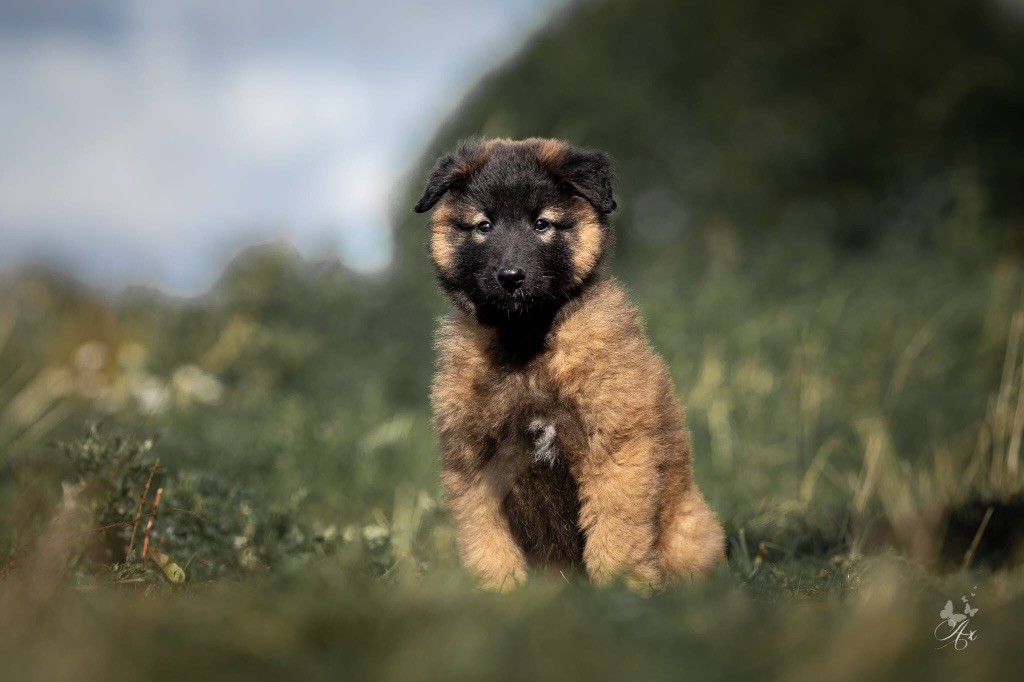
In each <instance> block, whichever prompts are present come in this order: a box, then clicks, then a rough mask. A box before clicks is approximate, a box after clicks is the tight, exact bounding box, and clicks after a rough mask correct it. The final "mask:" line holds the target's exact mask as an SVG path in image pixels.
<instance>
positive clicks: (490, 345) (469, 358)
mask: <svg viewBox="0 0 1024 682" xmlns="http://www.w3.org/2000/svg"><path fill="white" fill-rule="evenodd" d="M504 144H520V145H521V144H532V145H534V146H535V148H536V150H537V156H538V158H539V159H540V160H541V162H542V163H544V162H546V161H545V160H552V159H554V160H556V161H557V159H558V157H559V155H560V154H561V153H562V149H563V145H562V144H561V143H559V142H557V141H554V140H529V141H526V142H510V141H505V140H496V141H491V142H490V143H487V145H485V146H484V147H483V149H484V150H485V153H487V154H489V153H490V152H491V151H492V150H493V149H495V147H496V146H499V145H504ZM485 161H486V159H484V160H482V161H481V160H477V161H476V163H483V162H485ZM473 210H474V209H473V207H471V206H464V205H460V203H459V201H458V199H457V198H455V197H451V196H449V197H445V198H444V199H443V200H442V201H441V203H440V204H439V205H438V208H437V209H436V211H435V213H434V217H433V221H432V225H431V237H430V240H429V251H430V253H431V257H432V259H433V261H434V263H435V265H436V267H437V268H438V271H439V273H440V274H441V275H442V276H444V274H445V273H447V272H450V270H451V268H452V262H451V258H452V254H453V253H454V252H455V251H456V249H457V248H458V240H463V239H470V238H472V237H471V236H470V235H469V234H467V233H466V232H465V231H464V230H462V231H460V230H457V229H455V227H453V226H452V225H451V224H450V221H451V217H452V216H453V215H456V214H458V213H459V212H463V213H466V212H472V211H473ZM571 211H572V213H573V214H574V218H575V226H574V228H573V230H574V233H573V237H572V238H573V239H574V241H573V246H572V266H573V276H574V278H575V279H576V281H577V283H580V282H584V281H587V282H588V286H586V287H582V288H581V292H580V294H579V295H578V296H576V297H575V298H573V299H571V300H570V301H569V302H568V303H567V304H565V306H564V307H563V308H562V310H560V311H559V313H558V315H557V317H556V318H555V321H554V323H553V324H552V326H551V328H550V331H549V332H548V333H547V336H546V338H545V340H544V344H543V348H542V349H541V350H540V352H538V353H537V354H536V355H535V356H533V357H531V358H530V359H529V360H528V361H526V362H522V363H509V362H507V360H506V359H505V358H504V357H503V354H502V353H501V351H500V348H499V339H498V337H497V333H496V331H495V330H494V329H493V328H491V327H486V326H483V325H481V324H480V323H478V322H477V321H476V319H474V318H473V317H472V316H471V315H468V314H466V313H465V311H456V312H453V313H451V314H450V315H449V316H447V317H446V318H444V319H443V320H442V322H441V326H440V329H439V332H438V336H437V348H438V351H439V360H438V366H437V373H436V376H435V380H434V386H433V392H432V400H433V406H434V411H435V425H436V430H437V434H438V438H439V441H440V445H441V451H442V470H443V474H442V475H443V483H444V487H445V490H446V493H447V498H448V503H449V505H450V507H451V511H452V514H453V517H454V521H455V525H456V527H457V535H458V545H459V550H460V554H461V557H462V560H463V562H464V564H465V565H466V566H467V567H468V568H469V569H470V570H471V571H472V573H473V574H474V575H475V576H476V578H477V579H478V581H479V582H480V583H481V584H482V585H483V586H485V587H489V588H495V589H501V588H508V587H511V586H513V585H515V584H517V583H519V582H521V581H522V580H524V579H525V577H526V575H527V571H528V570H529V568H530V567H531V566H543V565H552V564H556V565H557V564H565V565H573V564H582V567H583V568H584V569H585V570H586V572H587V573H588V574H589V575H590V576H591V577H592V578H593V579H594V580H595V581H597V582H599V583H604V582H607V581H608V580H610V579H613V578H614V577H616V576H622V577H625V578H626V579H627V580H629V581H630V582H631V583H633V584H636V585H640V586H644V587H653V588H657V587H661V586H663V585H665V584H671V583H672V582H674V581H676V580H678V579H680V578H683V577H686V576H694V575H704V574H707V573H708V572H710V571H711V570H712V569H713V568H714V567H715V566H716V565H717V564H718V563H719V562H720V561H721V560H722V557H723V553H724V536H723V533H722V528H721V526H720V525H719V523H718V521H717V520H716V519H715V516H714V514H713V513H712V512H711V511H710V510H709V509H708V507H707V505H706V504H705V502H704V499H703V497H702V496H701V493H700V491H699V490H698V488H697V485H696V483H695V482H694V480H693V473H692V467H691V450H690V438H689V434H688V432H687V430H686V428H685V425H684V415H683V410H682V408H681V407H680V405H679V403H678V402H677V401H676V398H675V392H674V389H673V386H672V381H671V378H670V377H669V373H668V371H667V369H666V367H665V365H664V363H663V361H662V360H661V359H660V358H659V357H658V356H657V355H656V354H655V353H654V352H653V351H652V350H651V348H650V346H649V344H648V342H647V339H646V337H645V334H644V331H643V327H642V325H641V322H640V321H639V319H638V316H637V312H636V310H635V308H634V307H633V305H632V304H631V303H630V302H629V300H628V299H627V296H626V294H625V293H624V292H623V290H622V289H621V288H620V287H619V286H618V285H617V284H616V283H615V282H614V281H612V280H610V279H607V278H601V277H600V276H598V275H596V274H595V269H596V268H597V267H598V264H599V262H600V260H601V258H602V257H603V255H604V250H605V248H606V243H607V238H606V235H605V234H604V229H603V228H602V225H601V223H600V220H601V218H600V216H599V215H598V214H597V212H596V211H595V210H594V208H593V207H592V206H591V205H590V204H589V203H587V202H586V201H584V200H583V199H579V198H577V199H576V200H574V201H573V204H572V209H571ZM535 420H541V421H542V422H543V423H545V424H551V425H553V426H554V433H555V434H556V437H555V450H556V451H557V454H558V458H559V462H560V467H554V466H548V465H545V464H543V463H540V462H538V461H536V459H535V458H534V455H533V441H532V440H531V435H530V428H531V423H533V422H534V421H535ZM567 496H568V497H570V498H571V497H572V496H575V498H574V499H570V500H569V502H566V501H565V500H566V497H567ZM544 534H546V535H544ZM538 535H544V537H547V536H552V537H555V536H557V539H558V540H559V542H551V543H547V544H545V542H543V538H540V539H538ZM576 543H578V547H579V555H578V556H577V555H576V554H575V552H574V550H573V548H574V547H576ZM566 547H568V548H569V549H564V548H566Z"/></svg>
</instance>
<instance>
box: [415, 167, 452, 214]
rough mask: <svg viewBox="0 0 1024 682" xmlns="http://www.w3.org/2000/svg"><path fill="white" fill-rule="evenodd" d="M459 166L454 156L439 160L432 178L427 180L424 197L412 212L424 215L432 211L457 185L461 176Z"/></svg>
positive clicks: (432, 172) (431, 172)
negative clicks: (446, 193)
mask: <svg viewBox="0 0 1024 682" xmlns="http://www.w3.org/2000/svg"><path fill="white" fill-rule="evenodd" d="M458 166H459V163H458V161H457V160H456V159H455V156H454V155H453V154H445V155H444V156H442V157H441V158H440V159H438V160H437V163H435V164H434V169H433V170H432V171H430V177H428V178H427V186H426V188H424V190H423V196H421V197H420V200H419V201H417V202H416V205H415V206H413V209H412V210H413V211H415V212H416V213H424V212H426V211H429V210H430V209H432V208H433V207H434V204H436V203H437V202H438V201H440V199H441V197H443V196H444V195H445V192H447V191H448V190H450V189H451V188H452V186H453V185H454V184H455V181H456V180H457V179H458V175H459V174H458Z"/></svg>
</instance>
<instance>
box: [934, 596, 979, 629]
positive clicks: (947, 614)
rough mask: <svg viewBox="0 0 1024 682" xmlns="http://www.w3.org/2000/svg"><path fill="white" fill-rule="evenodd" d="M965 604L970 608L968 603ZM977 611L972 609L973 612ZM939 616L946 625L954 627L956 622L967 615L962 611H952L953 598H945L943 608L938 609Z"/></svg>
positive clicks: (964, 618)
mask: <svg viewBox="0 0 1024 682" xmlns="http://www.w3.org/2000/svg"><path fill="white" fill-rule="evenodd" d="M967 606H968V608H970V604H968V605H967ZM977 611H978V609H974V612H975V613H977ZM970 615H972V616H973V615H974V613H971V614H970ZM939 618H942V619H943V620H944V621H946V625H948V626H949V627H956V624H957V623H959V622H960V621H962V620H966V619H967V616H966V615H964V614H962V613H954V612H953V600H952V599H947V600H946V606H945V608H943V609H942V610H941V611H939Z"/></svg>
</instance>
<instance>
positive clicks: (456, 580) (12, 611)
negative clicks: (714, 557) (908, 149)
mask: <svg viewBox="0 0 1024 682" xmlns="http://www.w3.org/2000/svg"><path fill="white" fill-rule="evenodd" d="M682 240H683V241H681V242H680V243H679V244H677V245H676V247H677V248H676V249H675V251H674V253H676V254H679V257H678V258H663V259H657V260H655V261H653V262H651V263H649V264H647V265H646V266H645V267H644V268H639V269H638V268H628V267H627V268H625V269H624V270H623V272H621V273H620V275H621V276H622V279H623V280H624V281H625V283H626V285H627V286H628V287H629V288H630V290H631V291H632V292H633V294H634V296H635V298H636V299H637V301H638V302H639V305H640V307H641V309H642V311H643V313H644V315H645V318H646V319H647V321H648V332H649V334H650V336H651V338H652V341H653V343H654V345H655V346H656V347H657V348H658V349H659V351H660V352H662V353H663V355H664V356H665V358H666V360H667V361H668V362H669V364H670V367H671V369H672V372H673V375H674V377H675V379H676V382H677V388H678V391H679V393H680V395H681V396H682V397H683V398H684V401H685V402H686V404H687V406H688V412H689V421H690V425H691V428H692V430H693V432H694V442H695V449H696V452H697V458H698V459H697V465H696V466H697V476H698V479H699V481H700V482H701V484H702V486H703V488H704V490H705V493H706V495H707V497H708V499H709V502H710V503H711V505H712V507H713V508H715V509H716V510H717V512H718V513H719V515H720V516H721V518H722V520H723V522H724V523H725V525H726V527H727V531H728V535H729V558H728V562H727V564H726V565H725V566H723V567H722V568H721V569H720V570H719V571H718V572H717V574H716V575H715V576H713V578H712V579H711V580H709V581H707V582H703V583H694V584H687V585H684V586H682V587H680V588H678V589H676V590H672V591H670V592H666V593H662V594H657V595H654V596H653V597H650V598H644V597H642V596H640V595H637V594H634V593H632V592H630V591H629V590H628V589H627V588H625V587H624V586H615V587H612V588H610V589H604V590H599V589H596V588H594V587H593V586H591V585H589V584H588V583H587V582H586V580H585V579H583V578H582V577H581V576H579V575H572V574H570V575H553V576H536V577H535V579H534V580H532V581H530V582H529V583H528V584H527V585H526V586H525V587H523V588H522V589H519V590H516V591H515V592H513V593H511V594H507V595H491V594H484V593H480V592H478V591H476V590H474V589H473V587H472V585H471V584H470V583H469V581H468V579H467V577H466V576H465V575H464V574H463V572H462V571H461V570H460V569H459V567H458V561H457V557H456V552H455V546H454V541H453V533H452V528H451V525H450V522H449V520H448V517H447V514H446V512H445V509H444V506H443V502H442V500H441V496H440V491H439V487H438V483H437V468H436V451H435V447H434V443H433V436H432V433H431V429H430V422H429V413H428V410H427V406H426V399H425V393H419V392H420V390H421V387H423V386H425V383H426V380H427V377H428V376H429V370H430V368H429V366H420V365H418V364H413V365H403V366H399V367H395V366H394V364H395V363H394V361H393V359H394V358H395V357H402V352H401V350H402V349H401V347H402V346H403V345H410V346H416V347H422V346H423V345H424V344H427V343H429V328H428V327H426V326H425V325H424V326H423V327H422V328H417V332H416V335H403V334H397V333H392V331H393V330H391V329H387V328H383V330H382V328H380V327H373V328H371V327H370V326H369V325H366V326H360V325H362V324H363V322H364V321H365V320H373V319H378V320H381V319H383V320H384V321H385V322H386V320H387V319H390V318H403V319H425V320H429V314H427V315H424V313H423V311H422V310H419V309H414V307H413V306H417V305H419V304H418V303H410V304H409V306H410V307H409V309H408V310H407V311H402V310H398V311H397V312H395V311H393V310H391V309H389V308H387V307H386V306H379V305H378V303H377V302H376V301H375V299H374V298H373V297H374V296H376V295H377V294H375V293H374V292H373V290H371V289H369V288H370V287H371V285H370V284H367V283H360V282H358V280H354V279H352V278H351V277H350V276H349V275H347V274H346V273H344V271H341V270H339V269H337V268H330V267H326V268H325V267H324V266H323V265H322V264H321V265H316V264H310V263H305V262H303V261H301V259H298V258H296V257H295V256H294V255H292V254H289V253H287V252H284V251H281V250H279V249H270V250H265V251H261V252H256V253H253V254H249V255H248V256H246V257H245V259H244V260H243V261H242V262H240V263H237V264H236V265H235V266H233V268H232V269H231V270H229V273H228V274H227V275H226V276H225V280H224V281H222V282H221V283H220V284H219V285H218V287H217V288H216V289H215V290H214V291H213V292H211V294H210V295H209V296H207V297H206V298H204V299H202V300H199V301H193V302H169V301H165V300H163V299H160V298H158V297H150V295H148V294H135V295H134V297H133V296H129V297H127V298H122V299H120V300H116V301H103V300H101V299H95V298H91V297H87V296H82V295H81V294H80V293H78V292H77V289H75V287H73V286H68V285H67V284H66V283H62V282H61V281H60V280H58V279H54V278H53V277H51V276H42V275H38V274H29V275H26V276H23V277H20V278H17V279H12V280H11V281H8V282H5V283H4V284H3V286H4V287H5V291H6V292H7V294H8V295H6V296H4V297H3V299H2V300H5V301H7V304H6V307H5V308H3V309H0V313H2V314H0V453H2V454H0V471H2V474H0V518H2V519H3V522H2V523H0V558H2V559H3V566H4V569H3V572H2V573H0V632H3V633H4V636H3V637H0V659H2V660H4V661H5V666H6V670H7V671H9V672H8V674H9V675H11V679H47V680H52V679H74V680H88V679H112V678H128V677H131V678H144V679H168V680H179V679H183V678H189V677H198V678H205V677H216V678H218V679H246V680H253V679H276V678H280V677H290V678H303V679H321V678H324V679H326V678H331V679H336V678H337V677H338V676H350V677H367V678H375V679H377V678H379V679H480V678H484V677H486V678H495V679H538V678H540V679H548V678H554V677H561V678H567V679H581V678H587V679H622V678H644V679H646V678H650V679H680V678H684V677H688V676H689V677H703V678H712V679H737V678H762V677H771V678H784V679H820V678H821V677H822V676H823V675H825V674H826V671H827V674H828V676H829V678H830V679H831V678H836V679H861V678H863V677H865V676H867V675H871V676H872V677H875V678H881V679H907V678H914V679H928V680H932V679H940V678H943V679H944V678H947V677H950V676H958V677H959V676H969V677H977V678H989V677H996V676H997V675H998V676H1000V677H1004V678H1008V679H1014V675H1015V674H1016V677H1019V676H1020V674H1021V672H1022V667H1024V659H1022V658H1021V657H1020V656H1019V654H1017V653H1016V649H1017V647H1016V643H1017V641H1018V640H1019V624H1018V622H1019V613H1020V611H1021V607H1022V605H1024V562H1022V561H1021V559H1022V548H1024V511H1022V510H1024V501H1022V499H1024V498H1022V496H1021V485H1022V478H1021V472H1020V464H1019V461H1020V451H1021V446H1022V445H1021V444H1022V433H1024V390H1022V386H1024V313H1022V312H1021V311H1022V310H1024V305H1022V304H1024V298H1022V295H1021V294H1022V283H1024V281H1022V277H1021V274H1022V273H1021V269H1022V268H1021V264H1020V261H1019V257H1018V256H1016V255H1014V254H1012V253H1010V252H1003V251H1001V250H1000V249H999V248H998V245H990V246H989V247H982V246H978V245H975V247H974V248H973V249H972V250H971V251H970V252H969V253H966V255H965V253H964V252H963V251H957V250H954V249H947V248H933V249H923V250H922V249H920V248H917V247H915V248H911V247H909V246H907V245H901V244H899V243H893V244H888V245H886V246H885V248H880V249H879V250H878V251H877V252H871V253H867V254H861V255H851V254H849V253H844V252H841V251H836V250H835V249H834V248H832V247H830V246H828V245H827V244H825V243H819V242H817V241H815V240H814V239H809V238H807V237H806V236H804V235H800V236H790V237H785V238H780V239H773V240H772V241H771V242H770V243H768V242H764V243H758V242H757V241H756V240H752V239H746V240H740V239H739V238H738V237H737V236H736V234H735V233H734V232H732V231H730V230H729V229H728V227H726V226H719V227H718V228H714V229H710V230H708V231H705V232H702V233H700V234H696V233H694V234H690V235H688V236H686V237H684V238H682ZM360 301H364V302H365V301H369V303H365V305H364V303H361V302H360ZM360 305H364V308H360V307H359V306H360ZM430 305H431V306H434V308H432V309H431V310H436V309H438V308H439V302H438V301H436V300H435V301H433V302H431V303H430ZM375 306H376V307H375ZM371 308H372V309H371ZM381 309H383V310H386V311H388V316H383V317H374V316H375V315H378V314H379V310H381ZM389 316H390V318H389ZM353 325H354V326H355V327H356V328H357V329H356V330H355V331H353V329H352V326H353ZM375 344H376V345H375ZM387 376H398V377H399V379H400V380H401V381H400V383H401V388H402V390H403V391H407V392H408V393H410V394H413V395H417V394H418V395H420V399H419V400H418V401H417V400H414V401H412V402H407V401H405V400H403V399H399V398H396V397H395V395H397V393H396V391H395V389H393V388H392V387H391V386H389V384H388V383H387V381H386V380H385V378H383V377H387ZM97 420H98V421H99V426H97V427H94V428H90V427H89V426H88V424H89V423H90V422H95V421H97ZM56 443H62V445H60V446H57V445H56ZM157 458H159V460H160V463H161V468H160V469H159V471H158V472H157V473H156V475H155V477H154V481H153V489H154V490H155V489H156V488H161V489H162V490H163V491H164V492H163V495H164V497H163V499H162V502H161V506H160V514H159V516H158V518H157V519H156V520H155V521H154V524H153V530H152V539H153V545H154V546H155V547H158V548H159V550H160V551H161V552H163V553H166V554H167V555H168V556H169V557H170V558H171V559H172V560H173V561H174V562H176V563H177V564H178V565H180V566H181V567H182V568H183V569H184V571H185V572H186V573H187V575H188V580H187V581H186V583H185V585H184V587H182V588H175V587H173V586H172V585H170V584H169V582H168V581H167V580H166V579H165V577H164V574H163V573H162V572H161V571H160V570H158V569H157V568H156V567H155V566H153V565H152V564H149V565H148V566H147V565H144V564H143V563H141V562H140V561H139V560H138V557H137V556H134V557H130V556H129V557H126V556H125V549H126V548H127V546H128V543H129V537H130V532H131V527H132V526H133V525H135V523H134V521H135V519H136V518H138V516H137V509H138V508H139V498H140V493H141V492H142V490H143V488H144V487H145V482H146V480H147V478H148V476H149V475H150V472H151V471H153V466H154V464H155V462H156V459H157ZM62 481H63V483H64V484H65V485H64V487H63V488H62V486H61V482H62ZM151 498H152V494H151V495H150V496H149V499H151ZM148 507H149V504H147V505H145V506H144V507H143V509H146V508H148ZM144 520H145V521H146V522H148V518H146V519H144ZM112 524H113V527H109V526H111V525H112ZM118 524H120V525H118ZM100 527H106V528H104V530H102V531H100V532H96V531H95V529H97V528H100ZM142 532H143V531H142V529H141V528H140V529H139V533H140V534H141V533H142ZM136 554H137V552H136ZM971 592H974V593H975V594H976V596H973V597H970V599H971V603H972V605H973V606H974V607H976V608H978V609H979V612H978V614H977V616H976V617H974V618H973V619H972V628H973V629H975V630H976V631H977V633H978V635H977V637H978V638H977V640H976V641H973V642H971V643H970V645H969V646H968V647H967V648H965V649H963V650H961V651H956V650H953V649H950V648H948V647H947V648H946V649H938V648H937V647H938V646H940V644H941V643H940V642H937V641H936V639H935V635H934V632H935V629H936V627H937V626H938V625H939V624H940V623H941V620H940V618H939V611H940V610H941V609H942V607H943V606H944V605H945V603H946V601H947V600H952V601H953V602H954V604H956V605H957V607H958V608H959V606H960V604H961V601H960V597H961V596H962V595H963V596H970V593H971Z"/></svg>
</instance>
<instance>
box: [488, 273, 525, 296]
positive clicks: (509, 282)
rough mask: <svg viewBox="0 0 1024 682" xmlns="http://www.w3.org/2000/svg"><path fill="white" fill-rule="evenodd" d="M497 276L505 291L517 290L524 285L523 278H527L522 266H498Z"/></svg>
mask: <svg viewBox="0 0 1024 682" xmlns="http://www.w3.org/2000/svg"><path fill="white" fill-rule="evenodd" d="M495 277H497V278H498V284H500V285H501V286H502V288H504V289H505V291H515V290H516V289H518V288H519V287H521V286H522V285H523V280H524V279H526V272H525V271H524V270H523V269H522V268H498V272H497V273H495Z"/></svg>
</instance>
